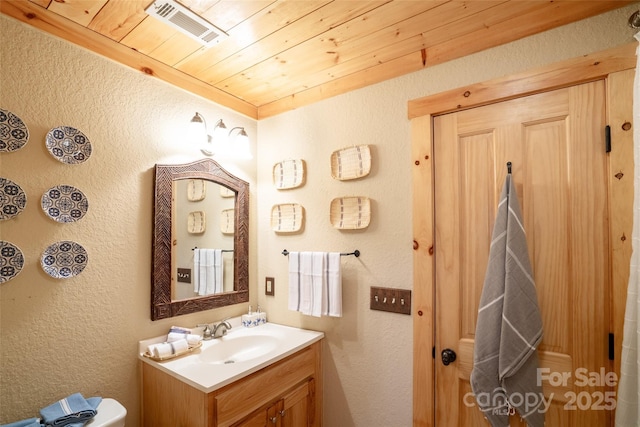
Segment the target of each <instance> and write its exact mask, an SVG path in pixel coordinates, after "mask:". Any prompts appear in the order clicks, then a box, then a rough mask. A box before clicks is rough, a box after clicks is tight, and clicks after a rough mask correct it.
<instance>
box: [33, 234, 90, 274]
mask: <svg viewBox="0 0 640 427" xmlns="http://www.w3.org/2000/svg"><path fill="white" fill-rule="evenodd" d="M88 261H89V256H88V255H87V251H86V250H85V249H84V248H83V247H82V245H80V244H79V243H76V242H71V241H67V240H65V241H61V242H56V243H54V244H53V245H51V246H49V247H48V248H47V249H45V251H44V253H43V254H42V258H41V259H40V264H41V265H42V269H43V270H44V271H45V273H47V274H48V275H49V276H51V277H53V278H55V279H68V278H69V277H74V276H77V275H78V274H80V273H82V270H84V268H85V267H86V266H87V262H88Z"/></svg>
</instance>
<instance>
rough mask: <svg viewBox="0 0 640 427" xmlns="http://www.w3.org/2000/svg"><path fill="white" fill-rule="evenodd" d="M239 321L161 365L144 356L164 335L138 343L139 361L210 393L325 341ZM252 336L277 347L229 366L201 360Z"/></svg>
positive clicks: (296, 331)
mask: <svg viewBox="0 0 640 427" xmlns="http://www.w3.org/2000/svg"><path fill="white" fill-rule="evenodd" d="M239 319H240V318H237V319H231V320H230V323H231V325H232V326H233V328H231V329H229V331H228V333H227V335H226V336H224V337H222V338H216V339H213V340H210V341H202V347H201V348H198V349H196V350H194V351H193V352H191V353H188V354H186V355H183V356H179V357H177V358H175V359H170V360H166V361H161V362H157V361H155V360H152V359H150V358H148V357H145V356H143V354H144V352H145V351H146V350H147V347H148V346H149V345H151V344H156V343H159V342H163V341H164V340H165V339H166V335H163V336H161V337H156V338H151V339H148V340H143V341H140V342H139V349H138V350H139V351H138V357H139V358H140V360H142V361H143V362H144V363H148V364H149V365H152V366H154V367H156V368H158V369H160V370H161V371H164V372H166V373H168V374H169V375H171V376H173V377H174V378H177V379H179V380H181V381H183V382H185V383H187V384H189V385H191V386H193V387H195V388H196V389H198V390H201V391H203V392H205V393H210V392H212V391H214V390H217V389H219V388H221V387H224V386H225V385H227V384H231V383H232V382H234V381H237V380H239V379H240V378H243V377H245V376H247V375H249V374H251V373H253V372H256V371H258V370H260V369H262V368H265V367H267V366H269V365H271V364H273V363H275V362H277V361H279V360H282V359H284V358H285V357H287V356H290V355H291V354H293V353H295V352H297V351H299V350H302V349H303V348H305V347H308V346H309V345H311V344H313V343H314V342H317V341H319V340H321V339H322V338H323V337H324V333H322V332H317V331H311V330H307V329H300V328H294V327H291V326H284V325H278V324H275V323H266V324H264V325H260V326H255V327H252V328H245V327H243V326H241V324H240V320H239ZM251 336H269V337H274V338H276V339H277V346H275V348H274V349H270V350H269V351H268V352H266V353H265V354H262V355H259V356H257V357H255V358H252V359H250V360H246V361H241V362H236V363H229V364H220V363H210V362H207V357H205V356H204V353H209V354H214V353H211V352H215V349H214V348H213V347H214V346H215V345H216V344H224V342H225V340H232V339H235V338H240V337H251ZM263 338H264V337H263ZM243 339H245V338H243ZM246 340H247V341H250V338H246ZM259 340H260V338H256V341H259ZM201 356H202V357H201Z"/></svg>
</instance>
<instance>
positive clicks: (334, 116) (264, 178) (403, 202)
mask: <svg viewBox="0 0 640 427" xmlns="http://www.w3.org/2000/svg"><path fill="white" fill-rule="evenodd" d="M638 6H639V4H638V3H636V4H634V5H632V6H629V7H627V8H624V9H621V10H618V11H615V12H612V13H609V14H606V15H603V16H599V17H596V18H593V19H590V20H586V21H582V22H579V23H576V24H574V25H570V26H567V27H563V28H559V29H556V30H554V31H550V32H548V33H545V34H540V35H538V36H535V37H530V38H528V39H525V40H521V41H518V42H515V43H511V44H509V45H505V46H502V47H498V48H495V49H491V50H488V51H485V52H482V53H479V54H476V55H472V56H469V57H466V58H463V59H460V60H457V61H452V62H450V63H447V64H443V65H441V66H437V67H433V68H428V69H426V70H424V71H421V72H417V73H413V74H411V75H407V76H404V77H401V78H397V79H393V80H391V81H388V82H384V83H381V84H378V85H375V86H371V87H368V88H364V89H362V90H358V91H355V92H352V93H348V94H345V95H342V96H338V97H335V98H332V99H329V100H326V101H323V102H319V103H317V104H315V105H311V106H308V107H305V108H301V109H299V110H296V111H292V112H289V113H285V114H282V115H279V116H276V117H273V118H269V119H266V120H263V121H260V122H259V123H258V132H259V135H260V138H259V141H260V144H259V148H258V154H259V157H260V161H259V163H258V211H259V213H260V217H259V223H258V229H259V236H260V241H259V248H258V249H259V251H258V252H259V254H260V255H259V259H258V265H259V266H258V273H259V280H260V281H261V282H262V281H264V276H273V277H275V280H276V295H275V297H265V296H264V293H263V292H261V295H260V301H261V305H262V306H263V307H264V308H265V309H266V311H267V312H268V313H269V316H270V319H271V320H273V321H276V322H281V323H288V324H293V325H297V326H303V327H306V328H311V329H318V330H323V331H325V332H326V336H327V340H326V342H327V344H326V345H325V357H324V362H325V381H326V382H325V394H324V398H325V401H324V403H325V409H324V416H325V425H326V426H329V427H337V426H340V427H349V426H362V427H364V426H392V427H399V426H409V425H411V412H412V378H411V377H412V322H411V317H410V316H403V315H398V314H390V313H385V312H378V311H371V310H369V288H370V286H389V287H397V288H408V289H411V288H412V280H413V276H412V242H413V237H412V228H411V227H412V225H411V221H412V216H411V209H412V207H411V206H412V205H411V195H412V189H411V157H410V145H411V139H410V129H409V121H408V120H407V101H408V100H411V99H415V98H419V97H423V96H426V95H430V94H434V93H439V92H442V91H445V90H448V89H453V88H456V87H460V86H463V85H466V84H470V83H475V82H481V81H485V80H488V79H491V78H494V77H498V76H502V75H507V74H510V73H515V72H519V71H524V70H527V69H531V68H534V67H537V66H541V65H544V64H548V63H552V62H556V61H560V60H563V59H566V58H573V57H577V56H580V55H583V54H586V53H589V52H594V51H599V50H604V49H607V48H609V47H613V46H617V45H621V44H625V43H631V42H633V41H634V40H633V38H632V35H633V33H634V31H633V29H631V28H629V27H628V26H627V19H628V18H629V16H630V15H631V13H632V12H634V11H635V10H637V9H638ZM353 144H370V145H371V146H372V151H373V167H372V172H371V174H370V175H369V176H368V177H366V178H364V179H360V180H357V181H336V180H333V179H332V178H331V173H330V172H331V168H330V155H331V152H333V151H334V150H336V149H339V148H342V147H345V146H350V145H353ZM283 158H302V159H305V160H306V161H307V166H308V174H307V175H308V178H307V183H306V185H305V186H304V187H301V188H299V189H294V190H287V191H279V190H276V189H275V188H274V187H273V185H272V184H271V176H270V173H271V167H272V165H273V164H274V163H276V162H278V161H280V160H282V159H283ZM354 195H359V196H367V197H370V198H371V199H372V205H373V209H372V210H373V218H372V221H371V225H370V226H369V228H368V229H366V230H364V231H351V232H345V231H340V230H335V229H333V228H332V227H331V224H330V222H329V206H330V202H331V200H332V199H333V198H334V197H340V196H354ZM290 202H291V203H300V204H301V205H303V206H304V207H305V210H306V219H307V221H306V227H305V230H304V233H302V234H299V235H289V236H287V235H277V234H276V233H274V232H272V231H270V230H269V215H268V212H269V211H270V209H271V206H272V205H273V204H276V203H290ZM285 248H286V249H288V250H290V251H294V250H322V251H352V250H353V249H356V248H357V249H360V251H362V256H361V257H360V258H358V259H356V258H353V257H348V258H343V262H342V267H343V284H344V290H343V292H344V317H343V318H342V319H331V318H323V319H319V320H318V319H314V318H311V317H307V316H301V315H299V314H298V313H295V312H290V311H288V310H287V293H286V284H287V260H286V259H285V258H284V257H283V256H282V255H280V252H281V251H282V250H283V249H285Z"/></svg>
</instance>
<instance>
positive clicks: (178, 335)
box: [167, 332, 202, 346]
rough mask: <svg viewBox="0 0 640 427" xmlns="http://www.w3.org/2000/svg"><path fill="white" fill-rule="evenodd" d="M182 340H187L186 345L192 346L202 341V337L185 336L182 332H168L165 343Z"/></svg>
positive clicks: (195, 335)
mask: <svg viewBox="0 0 640 427" xmlns="http://www.w3.org/2000/svg"><path fill="white" fill-rule="evenodd" d="M183 339H184V340H187V343H188V344H189V345H190V346H194V345H197V344H198V343H199V342H200V341H202V336H200V335H197V334H185V333H182V332H169V335H167V342H174V341H178V340H183Z"/></svg>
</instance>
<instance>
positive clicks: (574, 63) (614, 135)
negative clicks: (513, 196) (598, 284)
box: [408, 43, 640, 427]
mask: <svg viewBox="0 0 640 427" xmlns="http://www.w3.org/2000/svg"><path fill="white" fill-rule="evenodd" d="M636 48H637V43H629V44H626V45H622V46H619V47H616V48H612V49H608V50H605V51H602V52H597V53H592V54H589V55H585V56H582V57H579V58H574V59H570V60H566V61H562V62H559V63H556V64H552V65H548V66H544V67H541V68H537V69H534V70H531V71H527V72H524V73H519V74H514V75H511V76H507V77H501V78H498V79H494V80H490V81H488V82H484V83H477V84H473V85H470V86H466V87H462V88H458V89H454V90H450V91H447V92H442V93H439V94H435V95H431V96H427V97H423V98H419V99H415V100H411V101H409V102H408V116H409V119H410V120H411V159H412V165H413V168H412V183H413V195H412V200H413V249H414V251H413V297H412V299H413V304H414V305H413V425H414V427H426V426H434V423H435V421H434V413H435V395H434V394H435V393H434V384H435V373H434V363H433V360H434V358H433V351H434V345H435V344H434V343H435V337H434V322H435V311H434V304H435V298H434V295H435V264H434V254H435V248H434V235H435V234H434V231H435V224H434V221H435V211H434V204H433V183H434V179H435V178H434V173H433V128H432V124H433V116H436V115H439V114H444V113H449V112H454V111H461V110H464V109H469V108H474V107H479V106H482V105H487V104H492V103H496V102H501V101H507V100H509V99H514V98H519V97H523V96H528V95H533V94H535V93H540V92H545V91H549V90H553V89H559V88H562V87H567V86H572V85H576V84H580V83H585V82H588V81H594V80H601V79H604V80H605V81H606V90H607V123H608V124H609V125H610V126H611V140H612V151H611V153H609V165H608V170H609V190H610V193H609V194H610V198H611V199H610V207H609V210H610V222H609V227H610V235H611V239H612V242H611V254H610V256H611V262H612V263H611V265H612V286H613V289H612V293H611V295H612V301H611V313H612V319H611V323H612V325H613V331H612V332H613V333H614V334H615V337H616V338H615V358H614V360H615V362H614V365H615V371H616V372H617V373H619V372H620V355H621V351H622V329H623V323H624V309H625V302H626V291H627V282H628V277H629V260H630V258H631V250H632V247H631V233H632V227H633V168H634V162H633V132H632V131H631V129H626V130H624V129H623V127H622V125H623V124H624V123H627V122H628V123H633V118H632V113H631V111H632V108H631V106H632V96H633V90H632V84H631V86H629V83H628V82H629V81H631V82H633V78H631V79H629V75H633V73H634V70H635V66H636V53H635V52H636ZM638 125H640V124H638ZM603 149H604V147H603ZM425 360H429V361H431V363H425Z"/></svg>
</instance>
